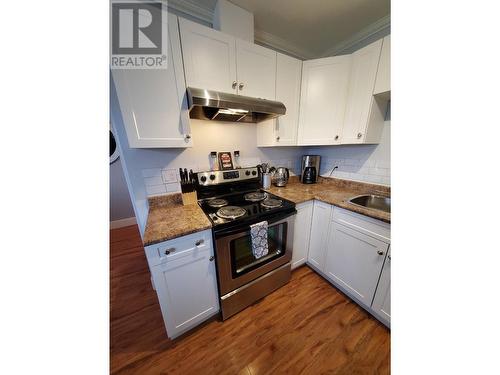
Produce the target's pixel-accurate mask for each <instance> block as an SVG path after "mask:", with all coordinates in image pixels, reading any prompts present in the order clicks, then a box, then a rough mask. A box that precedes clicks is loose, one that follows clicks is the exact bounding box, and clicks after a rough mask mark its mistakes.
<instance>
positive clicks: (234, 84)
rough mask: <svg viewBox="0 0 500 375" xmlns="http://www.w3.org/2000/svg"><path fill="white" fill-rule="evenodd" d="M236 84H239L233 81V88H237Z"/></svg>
mask: <svg viewBox="0 0 500 375" xmlns="http://www.w3.org/2000/svg"><path fill="white" fill-rule="evenodd" d="M236 86H238V82H236V81H233V84H232V87H233V89H235V88H236Z"/></svg>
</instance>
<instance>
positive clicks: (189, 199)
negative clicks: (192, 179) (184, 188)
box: [182, 191, 198, 206]
mask: <svg viewBox="0 0 500 375" xmlns="http://www.w3.org/2000/svg"><path fill="white" fill-rule="evenodd" d="M182 204H183V205H184V206H188V205H190V204H198V194H196V191H191V192H189V193H182Z"/></svg>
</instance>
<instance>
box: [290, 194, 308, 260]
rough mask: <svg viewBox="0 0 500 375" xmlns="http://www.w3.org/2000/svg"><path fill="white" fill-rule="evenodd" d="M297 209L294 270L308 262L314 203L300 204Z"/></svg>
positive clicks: (294, 236)
mask: <svg viewBox="0 0 500 375" xmlns="http://www.w3.org/2000/svg"><path fill="white" fill-rule="evenodd" d="M296 208H297V215H296V217H295V225H294V231H293V252H292V269H294V268H297V267H298V266H300V265H302V264H304V263H305V262H306V260H307V254H308V253H309V235H310V230H311V218H312V212H313V201H309V202H304V203H301V204H298V205H297V207H296Z"/></svg>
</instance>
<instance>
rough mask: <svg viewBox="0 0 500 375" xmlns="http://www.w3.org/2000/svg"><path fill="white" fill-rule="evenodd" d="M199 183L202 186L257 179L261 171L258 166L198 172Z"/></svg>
mask: <svg viewBox="0 0 500 375" xmlns="http://www.w3.org/2000/svg"><path fill="white" fill-rule="evenodd" d="M197 175H198V183H199V184H200V185H202V186H209V185H218V184H224V183H227V182H235V181H244V180H255V179H257V178H258V175H259V172H258V170H257V167H251V168H240V169H232V170H229V171H209V172H198V173H197Z"/></svg>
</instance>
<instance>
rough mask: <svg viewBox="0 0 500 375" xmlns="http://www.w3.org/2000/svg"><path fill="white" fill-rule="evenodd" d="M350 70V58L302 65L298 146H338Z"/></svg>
mask: <svg viewBox="0 0 500 375" xmlns="http://www.w3.org/2000/svg"><path fill="white" fill-rule="evenodd" d="M350 67H351V56H350V55H346V56H335V57H327V58H324V59H317V60H310V61H304V62H303V63H302V86H301V97H300V115H299V129H298V144H299V145H333V144H340V142H341V140H342V124H343V121H344V112H345V106H346V99H347V87H348V83H349V72H350Z"/></svg>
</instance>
